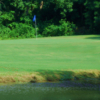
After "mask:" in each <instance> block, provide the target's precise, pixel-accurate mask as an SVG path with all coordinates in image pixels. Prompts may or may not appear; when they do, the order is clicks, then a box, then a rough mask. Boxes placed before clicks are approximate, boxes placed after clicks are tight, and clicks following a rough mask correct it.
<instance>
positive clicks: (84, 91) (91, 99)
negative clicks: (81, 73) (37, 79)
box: [0, 82, 100, 100]
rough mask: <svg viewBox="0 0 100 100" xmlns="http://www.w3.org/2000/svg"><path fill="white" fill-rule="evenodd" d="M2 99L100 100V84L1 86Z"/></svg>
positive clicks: (0, 98)
mask: <svg viewBox="0 0 100 100" xmlns="http://www.w3.org/2000/svg"><path fill="white" fill-rule="evenodd" d="M0 100H100V85H92V84H82V85H81V84H80V83H70V82H62V83H29V84H16V85H6V86H0Z"/></svg>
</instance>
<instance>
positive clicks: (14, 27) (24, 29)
mask: <svg viewBox="0 0 100 100" xmlns="http://www.w3.org/2000/svg"><path fill="white" fill-rule="evenodd" d="M0 37H1V38H2V39H7V38H34V37H35V28H33V27H32V26H29V25H26V24H23V23H19V24H18V23H12V24H10V25H8V27H6V26H2V27H0Z"/></svg>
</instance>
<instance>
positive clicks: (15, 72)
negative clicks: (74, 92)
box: [0, 35, 100, 83]
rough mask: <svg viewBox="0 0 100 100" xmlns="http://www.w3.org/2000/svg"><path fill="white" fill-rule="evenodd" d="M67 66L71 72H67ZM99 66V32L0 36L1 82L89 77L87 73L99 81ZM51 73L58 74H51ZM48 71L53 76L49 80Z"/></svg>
mask: <svg viewBox="0 0 100 100" xmlns="http://www.w3.org/2000/svg"><path fill="white" fill-rule="evenodd" d="M79 69H81V70H82V71H85V72H86V73H85V72H80V71H81V70H80V71H79ZM42 70H43V71H42ZM62 70H63V71H64V72H62ZM69 70H70V71H71V73H73V74H71V75H69V72H68V71H69ZM77 70H78V71H77ZM99 70H100V37H99V35H83V36H62V37H48V38H38V39H18V40H0V83H2V82H3V83H9V82H12V83H13V82H31V81H32V80H33V81H34V80H36V81H37V82H40V81H41V82H45V81H53V80H54V81H55V79H57V81H61V79H62V80H66V79H67V80H68V77H69V78H70V80H81V79H82V80H83V79H84V80H85V81H89V79H88V78H86V77H88V75H89V77H90V76H91V78H92V79H94V78H95V82H97V80H98V82H99ZM47 71H48V72H47ZM89 71H92V72H93V71H95V72H93V73H92V74H90V72H89ZM43 73H44V74H43ZM54 73H56V75H57V76H58V77H59V78H57V77H56V76H54V77H56V78H54V77H53V76H52V75H54ZM61 73H64V74H61ZM94 73H95V74H94ZM96 73H98V74H97V76H96ZM81 74H82V75H81ZM50 75H51V76H52V77H53V78H51V79H49V80H48V78H47V77H46V76H48V77H49V78H50V77H51V76H50ZM65 76H66V77H67V78H65V79H64V78H62V77H65ZM79 76H82V77H79ZM83 76H84V77H85V78H86V79H85V78H84V77H83ZM92 79H91V80H92ZM82 80H81V81H82Z"/></svg>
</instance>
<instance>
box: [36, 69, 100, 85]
mask: <svg viewBox="0 0 100 100" xmlns="http://www.w3.org/2000/svg"><path fill="white" fill-rule="evenodd" d="M38 72H39V75H41V76H42V77H44V78H45V79H46V81H47V82H60V81H74V82H80V83H92V84H98V83H100V73H99V74H98V77H97V76H96V74H95V73H89V72H80V73H75V72H73V71H58V70H55V71H51V70H39V71H38Z"/></svg>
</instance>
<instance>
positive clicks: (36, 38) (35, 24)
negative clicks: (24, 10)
mask: <svg viewBox="0 0 100 100" xmlns="http://www.w3.org/2000/svg"><path fill="white" fill-rule="evenodd" d="M35 30H36V39H37V29H36V19H35Z"/></svg>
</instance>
